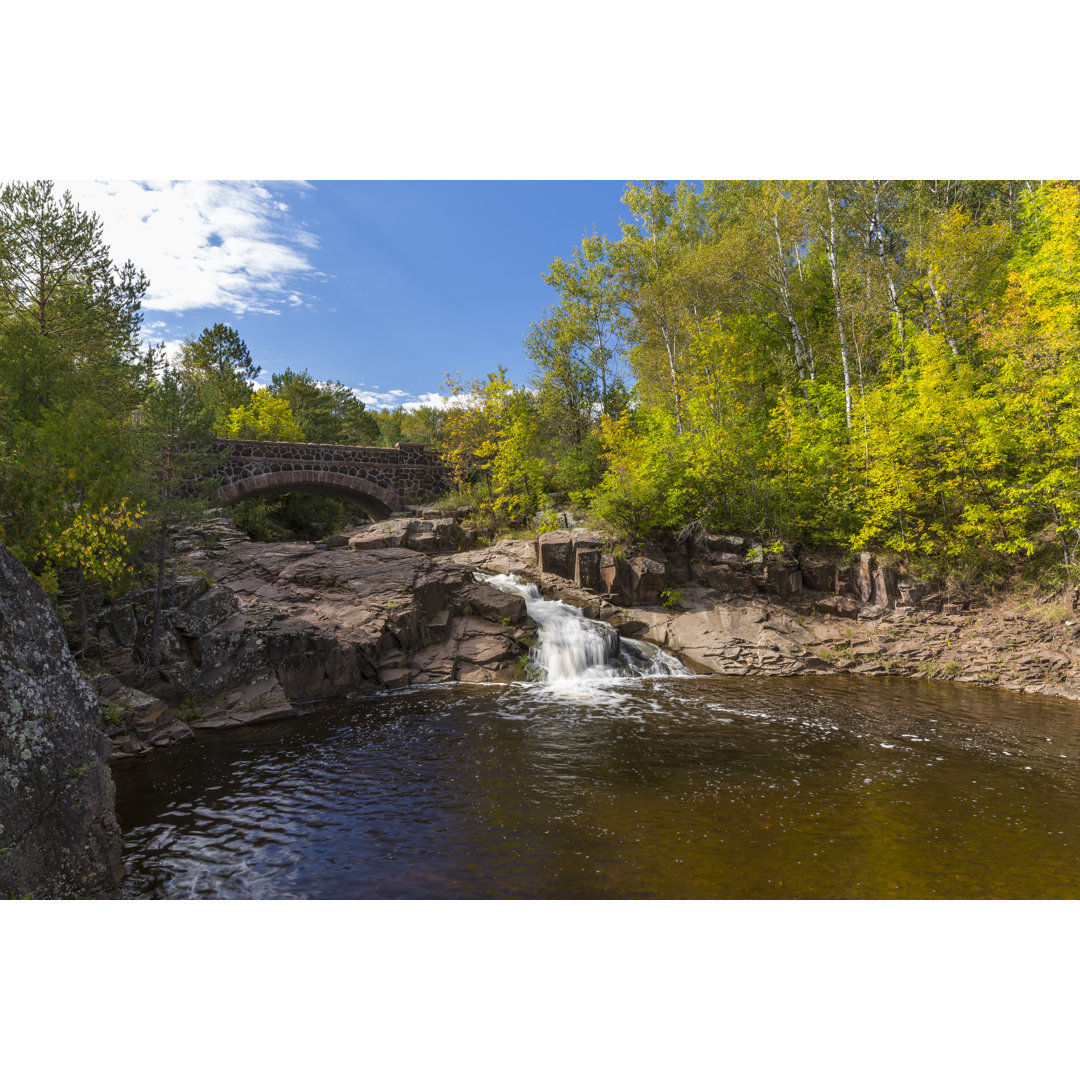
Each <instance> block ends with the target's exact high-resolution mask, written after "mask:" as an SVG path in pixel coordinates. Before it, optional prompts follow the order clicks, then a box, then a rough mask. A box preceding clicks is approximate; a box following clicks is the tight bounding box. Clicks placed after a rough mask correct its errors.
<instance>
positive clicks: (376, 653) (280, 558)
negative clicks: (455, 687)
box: [95, 520, 535, 758]
mask: <svg viewBox="0 0 1080 1080" xmlns="http://www.w3.org/2000/svg"><path fill="white" fill-rule="evenodd" d="M435 524H438V523H435ZM429 525H430V523H426V522H420V521H417V522H415V523H412V524H409V523H405V524H403V523H402V522H401V521H400V520H395V521H394V522H393V523H392V524H391V526H390V527H389V528H387V527H386V526H382V527H381V528H380V531H379V533H378V534H377V535H378V537H379V538H380V539H381V540H382V541H384V542H382V543H380V544H378V545H376V544H373V543H371V542H370V541H371V536H369V535H368V531H367V530H360V532H359V533H358V534H357V536H356V542H355V543H354V544H353V546H351V547H350V546H349V542H348V538H345V537H342V538H340V539H339V540H338V541H337V542H331V543H329V544H326V545H317V546H316V545H312V544H310V543H280V544H274V543H270V544H260V543H252V542H248V541H245V540H241V539H239V538H238V536H237V535H236V534H235V533H233V532H232V531H231V530H230V529H229V527H228V526H227V524H226V523H224V522H222V523H220V524H219V525H218V526H216V528H215V529H214V530H212V531H213V537H212V539H213V542H212V543H202V544H198V545H190V546H189V550H188V551H187V552H186V553H185V555H184V556H183V559H182V564H181V567H180V573H178V574H177V575H176V576H175V578H174V579H173V580H172V581H171V582H170V584H169V586H168V589H167V590H166V595H165V605H164V617H163V627H162V633H161V655H160V663H158V664H156V665H150V664H149V663H148V661H147V638H148V635H149V622H148V613H149V611H150V609H151V605H152V590H150V589H145V590H142V591H141V592H140V593H136V594H133V595H130V596H127V597H124V598H121V599H120V600H119V601H116V602H113V603H110V604H108V605H106V606H105V607H104V608H103V609H102V610H101V611H100V613H99V614H98V618H97V630H98V640H99V643H100V645H101V653H100V655H101V666H102V668H103V670H102V672H101V673H100V674H99V675H98V676H97V677H96V678H95V685H96V687H97V689H98V692H99V694H100V696H101V699H102V705H103V711H104V714H105V720H106V733H107V734H108V736H109V739H110V742H111V744H112V747H113V753H114V756H115V757H118V758H122V757H125V756H130V755H132V754H139V753H143V752H146V751H147V750H149V749H151V748H153V747H156V746H164V745H168V744H170V743H173V742H177V741H179V740H182V739H187V738H191V737H192V736H193V735H194V734H195V732H197V731H199V730H208V729H218V728H230V727H237V726H241V725H244V724H255V723H261V722H266V721H269V720H276V719H281V718H284V717H288V716H293V715H296V713H297V711H298V710H301V709H303V708H304V706H306V705H310V704H313V703H315V702H319V701H323V700H326V699H329V698H336V697H342V696H344V695H348V694H371V693H375V692H378V691H380V690H392V689H398V688H400V687H404V686H410V685H421V684H423V683H428V682H447V681H455V680H456V681H461V682H503V681H508V680H510V679H513V678H516V677H517V676H518V675H519V672H520V671H521V669H522V668H523V665H524V661H525V658H526V657H527V654H528V649H529V644H530V642H531V640H532V634H533V631H534V630H535V627H534V626H533V624H532V622H531V620H529V619H528V617H527V615H526V612H525V603H524V601H523V600H522V599H521V598H520V597H513V596H508V595H507V594H505V593H502V592H500V591H499V590H497V589H494V588H492V587H491V586H488V585H485V584H483V583H481V582H477V581H476V580H475V578H474V575H473V573H472V571H471V569H470V566H469V565H468V564H467V563H465V564H463V563H459V562H456V561H455V559H454V557H453V554H452V552H455V548H456V543H455V542H453V541H455V539H456V538H455V537H454V536H453V535H452V533H448V534H447V536H448V538H447V539H445V542H444V540H443V537H439V540H440V542H444V547H445V554H439V553H438V550H437V546H435V545H432V544H430V543H429V541H430V539H431V538H432V537H435V535H436V534H435V532H434V528H433V527H430V528H429V527H428V526H429ZM414 535H415V537H416V538H417V539H418V541H419V544H418V546H423V547H425V548H428V549H429V550H416V548H414V547H413V546H409V545H407V543H406V541H407V540H408V539H409V537H410V536H414ZM433 547H435V550H431V549H432V548H433ZM429 552H430V553H429Z"/></svg>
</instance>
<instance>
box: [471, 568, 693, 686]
mask: <svg viewBox="0 0 1080 1080" xmlns="http://www.w3.org/2000/svg"><path fill="white" fill-rule="evenodd" d="M477 577H478V578H480V579H481V580H483V581H485V582H486V583H487V584H488V585H492V586H494V587H495V588H496V589H500V590H501V591H502V592H507V593H514V594H516V595H517V596H521V597H523V598H524V600H525V606H526V608H527V610H528V612H529V617H530V618H531V619H532V620H533V622H535V623H536V625H537V627H539V635H538V641H537V644H536V646H535V647H534V648H533V649H532V651H531V653H530V657H529V659H530V662H531V663H532V665H533V667H534V668H535V669H536V671H537V674H538V675H539V676H540V679H539V681H541V682H543V683H545V684H547V685H548V686H552V687H561V688H568V687H575V686H580V685H582V684H595V683H605V682H613V681H615V680H617V679H622V678H648V677H650V676H657V675H668V676H672V675H678V676H683V675H689V674H691V673H690V671H688V670H687V669H686V668H685V667H684V666H683V665H682V664H681V663H680V662H679V661H678V660H677V659H676V658H675V657H674V656H671V655H670V654H669V653H666V652H664V651H663V649H660V648H658V647H657V646H655V645H652V644H650V643H648V642H643V641H631V640H630V639H628V638H620V637H619V634H618V631H617V630H616V629H615V628H614V627H613V626H609V625H608V624H607V623H604V622H597V621H596V620H594V619H587V618H586V617H585V616H584V615H582V613H581V612H580V611H579V610H578V609H577V608H576V607H573V606H572V605H570V604H564V603H563V602H562V601H561V600H545V599H544V598H543V597H542V596H541V595H540V590H539V589H538V588H537V587H536V586H535V585H532V584H529V583H526V582H523V581H518V579H517V578H515V577H514V576H513V575H509V574H499V575H496V576H488V575H486V574H485V575H480V574H478V575H477Z"/></svg>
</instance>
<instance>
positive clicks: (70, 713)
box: [0, 544, 123, 900]
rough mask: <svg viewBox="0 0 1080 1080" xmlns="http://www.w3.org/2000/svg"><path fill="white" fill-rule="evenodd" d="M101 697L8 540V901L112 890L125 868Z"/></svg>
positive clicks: (4, 746) (2, 835)
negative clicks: (81, 672)
mask: <svg viewBox="0 0 1080 1080" xmlns="http://www.w3.org/2000/svg"><path fill="white" fill-rule="evenodd" d="M107 756H108V744H107V742H106V740H105V738H104V736H103V735H102V730H101V714H100V712H99V710H98V703H97V698H96V696H95V694H94V692H93V690H92V689H91V688H90V686H89V685H88V684H87V683H86V682H85V681H84V680H83V679H82V677H81V676H80V675H79V672H78V669H77V668H76V667H75V662H74V661H73V660H72V658H71V653H70V652H69V651H68V647H67V642H66V641H65V639H64V633H63V630H62V628H61V626H60V622H59V620H58V619H57V618H56V615H55V614H54V612H53V610H52V608H51V607H50V606H49V602H48V600H47V599H46V597H45V594H44V593H43V592H42V591H41V589H40V588H39V587H38V585H37V583H36V582H35V581H34V579H33V578H32V577H31V576H30V574H29V573H27V571H26V570H25V569H24V568H23V566H21V565H20V563H19V562H18V560H16V559H15V557H14V556H13V555H12V554H11V552H9V551H8V550H7V548H5V547H4V546H3V545H2V544H0V898H3V899H8V898H10V897H24V896H32V897H34V898H35V899H39V900H41V899H56V898H65V897H72V898H73V897H83V896H85V897H107V896H110V895H112V894H113V893H114V891H115V889H116V886H117V885H118V883H119V881H120V877H121V875H122V872H123V871H122V865H121V861H120V829H119V826H118V825H117V822H116V813H115V809H114V801H115V790H114V788H113V782H112V776H111V775H110V772H109V767H108V765H107V764H106V763H105V762H106V758H107Z"/></svg>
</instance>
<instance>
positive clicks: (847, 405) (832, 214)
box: [825, 181, 851, 433]
mask: <svg viewBox="0 0 1080 1080" xmlns="http://www.w3.org/2000/svg"><path fill="white" fill-rule="evenodd" d="M825 198H826V201H827V202H828V204H829V243H828V249H829V272H830V274H831V275H832V288H833V298H834V299H835V301H836V329H837V331H838V333H839V334H840V360H841V362H842V363H843V365H844V413H845V416H846V418H847V429H848V432H849V433H850V431H851V369H850V365H849V364H848V347H847V334H846V332H845V331H844V305H843V301H842V299H841V296H840V271H839V269H838V268H837V265H836V210H835V207H834V204H833V197H832V191H831V190H830V188H829V184H828V181H826V183H825Z"/></svg>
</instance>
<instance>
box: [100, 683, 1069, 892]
mask: <svg viewBox="0 0 1080 1080" xmlns="http://www.w3.org/2000/svg"><path fill="white" fill-rule="evenodd" d="M599 690H600V691H601V692H602V695H603V697H602V699H601V698H595V697H593V698H591V699H590V700H587V701H578V700H575V699H574V698H572V697H567V696H565V695H563V696H557V695H553V694H552V693H550V692H549V691H546V690H545V689H544V688H542V687H537V686H510V687H465V686H455V687H442V688H437V689H425V690H411V691H407V692H400V693H396V694H393V695H388V696H387V697H383V698H378V699H372V700H366V701H361V702H356V703H351V704H349V705H347V706H342V707H337V708H335V709H331V710H328V711H326V712H324V713H321V714H319V715H313V716H309V717H307V718H305V719H304V720H302V721H293V722H287V723H283V724H276V725H271V726H267V727H265V728H254V729H248V730H238V731H232V732H228V733H222V734H220V735H216V736H213V737H211V738H208V739H206V740H205V741H200V742H198V743H196V744H181V745H180V746H178V747H175V748H172V749H171V750H167V751H163V752H160V753H159V754H157V755H154V756H151V757H150V758H148V759H146V760H142V761H134V762H123V763H119V764H118V766H117V768H116V770H115V773H116V779H117V788H118V796H119V797H118V811H119V814H120V817H121V822H122V824H123V826H124V828H125V833H126V838H127V865H128V870H129V877H128V881H127V885H126V888H127V891H128V894H129V895H132V896H159V897H160V896H169V897H178V896H215V897H334V898H349V897H357V898H359V897H454V898H472V897H568V898H569V897H669V898H670V897H717V898H719V897H742V898H766V897H776V898H780V897H817V898H841V897H852V898H871V897H893V898H899V897H1017V898H1026V897H1076V896H1078V895H1080V864H1078V860H1077V855H1078V853H1080V836H1078V832H1077V826H1078V824H1080V768H1078V750H1080V739H1078V735H1077V724H1076V720H1077V715H1078V710H1077V707H1076V706H1075V705H1072V704H1068V703H1056V702H1053V701H1045V702H1044V701H1039V702H1038V703H1035V702H1034V701H1033V700H1032V699H1030V698H1022V697H1019V696H1017V695H1011V694H1007V693H1005V692H997V691H987V690H974V689H970V688H966V687H960V686H955V685H951V684H936V683H928V682H910V681H905V680H900V679H879V680H869V679H867V680H860V679H854V678H851V679H823V678H804V679H788V680H757V679H719V678H715V679H714V678H700V679H698V678H695V679H667V678H659V679H652V680H643V681H631V680H627V681H625V682H624V681H617V682H614V683H611V684H605V685H604V686H603V687H602V688H599Z"/></svg>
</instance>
